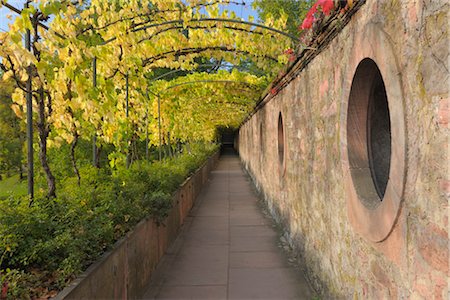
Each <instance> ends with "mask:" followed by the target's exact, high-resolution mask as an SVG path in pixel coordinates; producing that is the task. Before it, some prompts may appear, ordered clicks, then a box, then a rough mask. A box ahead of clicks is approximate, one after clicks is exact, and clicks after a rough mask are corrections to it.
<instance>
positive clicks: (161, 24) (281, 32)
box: [102, 18, 299, 45]
mask: <svg viewBox="0 0 450 300" xmlns="http://www.w3.org/2000/svg"><path fill="white" fill-rule="evenodd" d="M189 22H223V23H237V24H244V25H250V26H254V27H258V28H262V29H265V30H269V31H272V32H275V33H278V34H281V35H283V36H286V37H288V38H290V39H291V40H294V41H299V38H298V37H296V36H295V35H292V34H290V33H286V32H283V31H281V30H279V29H276V28H273V27H269V26H266V25H263V24H259V23H254V22H249V21H244V20H237V19H227V18H200V19H191V20H189ZM172 24H181V25H184V20H182V19H178V20H171V21H166V22H162V23H156V24H150V25H145V26H142V27H138V28H133V29H131V32H138V31H142V30H146V29H149V28H154V27H159V26H164V25H172ZM229 29H232V28H229ZM116 39H117V37H112V38H110V39H108V40H106V41H104V42H103V43H102V45H106V44H108V43H111V42H113V41H115V40H116Z"/></svg>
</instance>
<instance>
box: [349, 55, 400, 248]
mask: <svg viewBox="0 0 450 300" xmlns="http://www.w3.org/2000/svg"><path fill="white" fill-rule="evenodd" d="M377 55H378V53H377V54H376V55H375V57H376V56H377ZM383 55H384V54H383ZM383 55H382V56H383ZM382 58H384V60H380V61H381V63H380V64H377V63H376V62H375V59H374V58H372V57H368V56H366V57H363V58H361V59H360V60H356V59H357V57H355V58H354V59H355V60H356V61H352V64H353V66H354V67H353V68H354V69H353V70H354V72H353V77H351V78H350V79H351V80H350V81H349V83H350V82H351V85H350V86H347V88H346V91H347V92H345V93H344V95H343V96H344V97H345V95H347V97H346V98H344V100H343V103H344V105H347V107H346V108H345V106H344V110H343V114H342V119H341V120H342V122H343V123H342V127H341V130H342V137H343V143H342V144H341V145H342V148H341V149H342V152H341V154H342V162H343V167H344V182H345V186H346V188H347V191H348V197H347V202H348V206H347V208H348V213H349V220H350V223H351V224H352V225H353V227H354V228H355V230H357V231H358V232H359V233H361V234H362V235H363V236H364V237H366V238H368V239H369V240H371V241H374V242H381V241H383V240H384V239H386V238H387V237H388V236H389V234H390V232H391V231H392V228H393V226H394V224H395V222H396V220H397V217H398V214H399V211H400V210H399V209H400V204H401V201H402V197H403V190H404V179H405V157H406V154H405V153H406V146H405V127H404V111H403V97H402V91H401V84H400V78H399V75H398V74H399V73H398V72H397V71H396V70H395V64H392V63H390V60H389V57H387V58H386V57H382ZM349 75H351V74H349Z"/></svg>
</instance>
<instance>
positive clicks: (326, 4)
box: [317, 0, 334, 16]
mask: <svg viewBox="0 0 450 300" xmlns="http://www.w3.org/2000/svg"><path fill="white" fill-rule="evenodd" d="M317 5H319V6H321V7H322V12H323V13H324V14H325V15H326V16H328V15H330V13H331V11H332V10H333V9H334V1H333V0H318V1H317Z"/></svg>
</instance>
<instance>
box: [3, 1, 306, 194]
mask: <svg viewBox="0 0 450 300" xmlns="http://www.w3.org/2000/svg"><path fill="white" fill-rule="evenodd" d="M29 3H30V1H27V2H26V3H25V8H28V5H29ZM0 4H2V5H3V6H5V7H6V8H8V9H10V10H11V11H13V12H15V13H17V14H21V13H22V10H20V9H18V8H16V7H14V6H12V5H10V4H8V3H6V2H5V1H4V0H0ZM190 21H191V22H198V23H201V22H223V23H237V24H244V25H249V26H253V27H257V28H261V29H264V30H268V31H272V32H275V33H278V34H281V35H283V36H286V37H288V38H290V39H292V40H293V41H298V40H299V39H298V38H297V37H295V36H293V35H291V34H288V33H285V32H283V31H281V30H278V29H276V28H272V27H269V26H266V25H262V24H258V23H254V22H249V21H243V20H236V19H227V18H200V19H192V20H190ZM170 24H181V27H183V28H184V27H185V26H184V21H183V20H181V19H180V20H172V21H167V22H163V23H157V24H150V25H146V26H142V27H138V28H134V29H132V32H138V31H142V30H146V29H148V28H152V27H158V26H164V25H170ZM37 26H40V27H42V28H43V29H45V30H50V28H49V26H47V25H45V24H43V23H41V22H37ZM177 27H180V26H177ZM227 28H228V29H231V30H233V29H234V30H239V28H233V27H227ZM248 32H249V33H258V32H253V31H251V30H250V31H248ZM54 33H55V35H56V36H57V37H59V38H62V39H65V37H64V36H63V35H62V34H60V33H58V32H54ZM116 39H117V38H116V37H114V38H111V39H109V40H107V41H104V42H103V43H102V44H101V45H106V44H108V43H110V42H112V41H114V40H116ZM25 48H26V49H27V50H28V51H31V32H30V30H28V29H27V30H26V35H25ZM206 50H211V49H206ZM206 50H205V51H206ZM217 50H218V51H228V52H236V51H238V49H226V48H224V49H217ZM244 54H250V53H248V52H247V53H244ZM269 58H270V59H272V60H275V59H274V58H272V57H269ZM92 67H93V79H92V81H93V86H94V87H96V86H97V61H96V58H95V57H94V59H93V62H92ZM28 72H29V74H30V73H31V67H29V68H28ZM31 81H32V80H31V76H29V78H28V80H27V83H26V89H27V92H26V100H27V101H26V107H27V152H28V155H27V159H28V168H27V169H28V179H27V180H28V194H29V196H30V199H31V200H32V199H33V197H34V166H33V128H32V122H33V121H32V120H33V112H32V86H31ZM210 82H214V81H210ZM221 82H223V83H225V82H227V83H229V81H221ZM192 83H194V82H192ZM185 84H188V83H185ZM179 85H180V84H179ZM179 85H177V86H179ZM171 88H173V87H171ZM128 97H129V93H128V75H126V99H127V100H126V101H127V103H128ZM158 99H159V95H158ZM159 105H160V104H158V106H159ZM126 113H127V115H128V104H127V110H126ZM158 115H159V118H160V112H159V113H158ZM159 127H161V124H160V123H159ZM160 130H161V128H160ZM161 142H162V141H161V133H160V147H159V148H160V149H159V151H160V154H159V156H160V159H161ZM96 155H97V151H96V136H95V135H94V137H93V161H94V163H95V162H96V160H97V158H96Z"/></svg>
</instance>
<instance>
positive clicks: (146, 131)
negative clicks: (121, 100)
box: [145, 91, 150, 161]
mask: <svg viewBox="0 0 450 300" xmlns="http://www.w3.org/2000/svg"><path fill="white" fill-rule="evenodd" d="M147 100H148V102H149V103H150V96H149V94H148V91H147ZM148 105H149V104H148V103H147V107H146V109H145V159H146V160H147V161H148V154H149V153H148V144H149V143H148Z"/></svg>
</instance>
